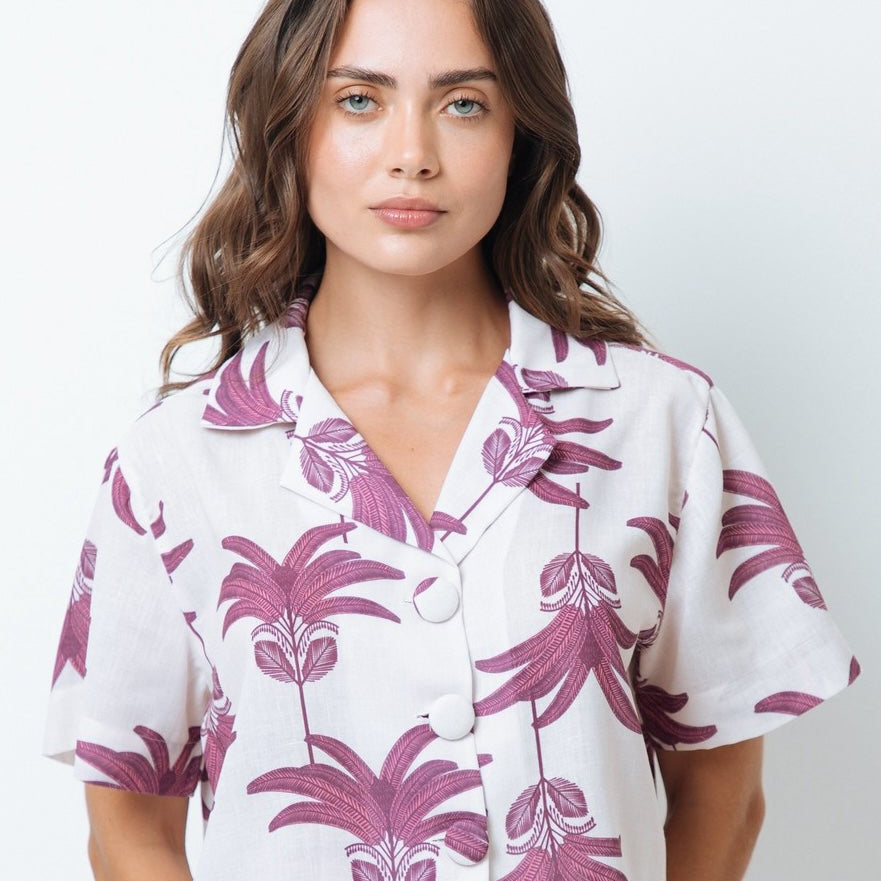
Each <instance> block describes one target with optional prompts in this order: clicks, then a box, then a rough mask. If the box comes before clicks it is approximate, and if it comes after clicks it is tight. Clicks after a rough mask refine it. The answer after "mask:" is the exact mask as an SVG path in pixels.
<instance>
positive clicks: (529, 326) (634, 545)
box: [42, 273, 859, 881]
mask: <svg viewBox="0 0 881 881" xmlns="http://www.w3.org/2000/svg"><path fill="white" fill-rule="evenodd" d="M320 277H321V276H320V273H316V274H314V275H311V276H308V277H307V278H305V279H304V280H302V281H301V284H300V286H299V288H298V290H297V296H296V297H295V298H294V299H293V300H292V302H291V305H290V307H289V308H288V310H287V312H286V313H285V315H284V316H283V317H282V318H281V319H279V321H278V322H275V323H274V324H271V325H268V326H266V327H264V328H263V330H261V331H260V332H259V333H257V334H255V335H254V336H252V337H251V338H250V339H248V340H246V342H245V344H244V345H243V347H242V349H241V350H240V351H239V352H238V353H236V354H235V355H234V356H232V357H231V358H230V359H228V360H227V361H226V362H225V363H224V364H223V365H222V366H221V367H220V368H219V369H218V370H216V371H214V372H213V373H212V374H210V375H208V376H206V377H203V378H202V379H200V380H199V381H198V382H196V383H194V384H193V385H191V386H189V387H188V388H186V389H184V390H181V391H179V392H177V393H175V394H173V395H171V396H170V397H168V398H166V399H165V400H163V401H162V402H160V403H158V404H156V405H155V406H153V407H151V408H150V409H149V410H147V411H146V412H145V413H143V414H142V415H141V416H139V417H138V419H137V420H135V421H134V422H133V423H132V424H131V425H129V426H127V427H126V428H125V429H124V430H123V431H122V432H121V436H120V439H119V441H118V443H117V444H116V446H114V448H113V449H112V450H111V451H110V452H109V454H108V455H107V457H106V461H105V462H104V466H103V471H102V473H101V474H100V482H99V487H98V491H97V496H96V499H95V503H94V508H93V512H92V515H91V519H90V521H89V523H88V526H87V528H86V534H85V540H84V543H83V546H82V552H81V555H80V559H79V563H78V565H77V567H76V572H75V576H74V581H73V586H72V588H71V590H70V595H69V600H68V605H67V609H66V613H65V616H64V620H63V624H62V627H61V634H60V638H59V641H58V649H57V657H56V659H55V665H54V669H53V671H52V676H51V687H50V689H49V695H48V707H47V716H46V726H45V738H44V743H43V749H42V752H43V754H44V755H46V756H49V757H51V758H54V759H57V760H60V761H62V762H66V763H68V764H70V765H72V768H73V774H74V776H75V778H77V779H78V780H81V781H85V782H89V783H96V784H101V785H105V786H111V787H116V788H120V789H125V790H130V791H134V792H144V793H153V794H164V795H172V796H195V797H197V798H198V801H199V804H200V807H201V811H202V817H203V823H204V841H203V845H202V848H201V852H200V855H199V860H198V862H197V865H196V866H195V867H194V879H195V881H226V879H229V881H241V879H242V878H257V877H262V878H268V879H273V878H278V879H281V878H283V877H284V878H290V877H294V878H334V879H342V878H349V877H351V878H353V879H356V881H362V879H363V881H380V879H386V881H416V879H422V881H431V879H436V881H478V879H482V881H496V879H499V881H501V879H505V881H515V879H526V878H529V879H552V878H556V877H561V878H579V879H586V881H594V879H596V881H658V879H661V878H663V876H664V868H663V867H664V865H665V850H664V834H663V825H664V816H663V809H662V802H661V800H660V797H659V790H660V788H661V781H660V780H659V779H658V777H659V774H658V771H657V764H656V758H655V757H656V753H657V751H658V750H670V749H676V750H689V749H705V748H712V747H717V746H722V745H724V744H730V743H735V742H737V741H741V740H744V739H747V738H752V737H757V736H760V735H763V734H765V733H767V732H769V731H771V730H772V729H774V728H777V727H778V726H780V725H782V724H784V723H786V722H788V721H791V720H793V719H794V718H796V717H797V716H799V715H801V714H803V713H805V712H807V711H808V710H810V709H811V708H813V707H815V706H817V705H818V704H820V703H821V702H823V701H824V700H826V699H828V698H829V697H831V696H832V695H834V694H836V693H838V692H839V691H841V690H843V689H844V688H845V687H847V686H848V685H849V684H850V683H851V682H853V680H854V679H855V678H856V677H857V676H858V674H859V663H858V662H857V659H856V658H855V657H854V655H853V653H852V651H851V649H850V648H849V646H848V645H847V643H846V641H845V639H844V637H843V636H842V634H841V632H840V631H839V629H838V627H837V626H836V624H835V622H834V620H833V618H832V616H831V615H830V611H829V609H828V607H827V605H826V603H825V601H824V599H823V596H822V594H821V592H820V590H819V588H818V586H817V584H816V582H815V580H814V576H813V574H812V572H811V569H810V566H809V564H808V562H807V560H806V559H805V555H804V552H803V549H802V547H801V545H800V544H799V541H798V539H797V538H796V536H795V534H794V532H793V529H792V526H791V524H790V521H789V520H788V518H787V516H786V513H785V512H784V509H783V506H782V504H781V501H780V498H779V497H778V495H777V493H776V491H775V489H774V487H773V486H772V484H771V482H770V479H769V475H768V473H767V471H766V468H765V466H764V464H763V462H762V460H761V458H760V455H759V453H758V451H757V450H756V448H755V446H754V444H753V442H752V440H751V438H750V435H749V434H748V431H747V429H746V427H745V426H744V424H743V422H742V421H741V419H740V418H739V417H738V415H737V413H736V412H735V410H734V408H733V407H732V404H731V402H730V401H729V400H728V398H727V397H726V396H725V394H724V393H723V392H722V390H721V389H720V388H719V387H718V386H717V385H716V384H715V383H714V382H713V381H712V379H711V377H709V376H707V374H706V373H704V372H703V371H701V370H700V369H698V368H696V367H694V366H693V365H690V364H687V363H685V362H683V361H681V360H678V359H676V358H674V357H671V356H669V355H665V354H661V353H658V352H655V351H653V350H650V349H647V348H642V347H637V346H630V345H626V344H619V343H605V342H602V341H588V342H580V341H578V340H577V339H576V338H574V337H573V336H570V335H568V334H565V333H561V332H560V331H558V330H556V329H552V328H551V327H550V326H549V325H547V324H546V323H544V322H543V321H541V320H540V319H538V318H536V317H535V316H533V315H531V314H530V313H529V312H527V311H526V310H525V309H523V308H522V307H521V306H519V305H518V304H517V302H516V301H515V300H514V299H513V297H512V296H511V295H510V294H508V295H507V304H508V310H509V318H510V327H511V341H510V345H509V347H508V349H507V351H506V352H505V355H504V358H503V360H502V362H501V363H500V364H499V367H498V369H497V370H496V372H495V374H494V376H493V377H492V378H491V379H490V380H489V382H488V384H487V385H486V387H485V390H484V391H483V394H482V396H481V398H480V400H479V402H478V404H477V406H476V409H475V411H474V413H473V415H472V418H471V420H470V422H469V424H468V427H467V429H466V431H465V433H464V435H463V437H462V438H461V441H460V443H459V445H458V448H457V450H456V453H455V457H454V459H453V461H452V464H451V466H450V469H449V471H448V473H447V475H446V478H445V481H444V483H443V486H442V489H441V492H440V496H439V498H438V502H437V507H436V510H435V512H434V514H433V516H432V518H431V519H430V521H426V520H425V519H424V517H423V516H422V515H421V514H420V513H419V512H418V510H417V509H416V508H415V506H414V505H413V504H412V502H411V501H410V500H409V498H408V497H407V495H406V494H405V492H404V491H403V490H402V489H401V487H400V486H399V484H398V483H397V482H396V481H395V479H394V478H393V477H392V475H391V473H390V472H389V471H388V469H387V468H386V467H385V465H384V464H383V463H382V461H381V460H380V459H379V457H378V456H377V455H376V454H375V453H374V452H373V451H372V450H371V449H370V447H369V446H368V445H367V443H366V442H365V441H364V438H363V437H362V436H361V435H360V434H359V432H358V430H357V428H356V427H355V426H354V425H352V424H351V422H350V421H349V420H348V418H347V416H346V414H345V413H344V412H343V411H342V409H341V408H340V407H339V405H338V404H337V403H336V401H335V400H334V398H333V397H332V395H331V394H330V393H329V392H328V391H327V389H326V388H325V387H324V386H323V385H322V383H321V381H320V380H319V378H318V376H317V375H316V374H315V372H314V371H313V370H312V368H311V366H310V364H309V358H308V352H307V349H306V345H305V339H304V329H305V326H306V320H307V315H308V308H309V304H310V302H311V299H312V298H313V297H314V295H315V292H316V290H317V288H318V285H319V282H320Z"/></svg>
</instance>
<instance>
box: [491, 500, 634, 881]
mask: <svg viewBox="0 0 881 881" xmlns="http://www.w3.org/2000/svg"><path fill="white" fill-rule="evenodd" d="M579 489H580V487H579V485H578V484H576V492H577V491H578V490H579ZM579 516H580V509H579V508H578V507H576V508H575V550H574V551H573V552H572V553H571V554H559V555H557V556H556V557H554V559H553V560H551V561H550V562H549V563H548V564H547V565H546V566H545V567H544V568H543V569H542V572H541V575H540V577H539V586H540V589H541V593H542V595H543V596H544V597H545V598H546V599H545V600H542V601H540V608H541V609H542V611H546V612H556V613H557V614H556V615H555V616H554V618H553V619H552V620H551V622H550V623H549V624H548V625H547V626H546V627H544V628H543V629H542V630H541V631H540V632H539V633H537V634H535V635H534V636H532V637H529V638H528V639H526V640H524V641H523V642H521V643H520V644H519V645H516V646H514V647H513V648H512V649H509V650H508V651H505V652H502V653H500V654H498V655H496V656H495V657H492V658H486V659H483V660H478V661H476V662H475V666H476V667H477V668H478V669H479V670H484V671H487V672H503V671H507V670H511V669H513V668H514V667H520V666H522V669H521V670H520V671H519V672H518V673H517V674H515V675H514V676H513V677H512V678H511V679H510V680H509V681H508V682H506V683H505V684H504V685H502V686H501V687H500V688H498V689H496V690H495V691H494V692H492V693H491V694H489V695H487V696H486V697H484V698H482V699H481V700H479V701H478V702H477V703H476V704H475V705H474V710H475V713H476V714H477V715H478V716H481V715H488V714H490V713H497V712H499V711H501V710H503V709H505V708H507V707H509V706H511V705H512V704H514V703H515V702H517V701H520V700H528V701H529V703H530V707H531V710H532V728H533V731H534V735H535V749H536V755H537V757H538V769H539V779H538V781H537V782H536V783H534V784H532V785H530V786H528V787H527V788H526V789H524V790H523V791H522V792H521V793H520V795H519V796H518V797H517V799H515V801H514V802H513V803H512V805H511V807H510V808H509V810H508V814H507V816H506V818H505V826H506V829H507V833H508V838H509V839H510V840H511V842H513V841H514V840H515V839H518V838H523V837H524V836H528V837H526V840H525V841H522V842H521V843H519V844H514V843H509V844H508V846H507V852H508V853H510V854H523V859H522V860H521V861H520V862H519V863H518V865H517V866H516V868H514V869H513V870H512V871H511V872H509V873H508V874H507V875H505V876H504V878H503V879H500V881H531V879H544V881H554V879H564V878H565V879H570V878H571V879H576V878H577V879H585V881H627V879H626V877H625V876H624V874H623V873H621V872H619V871H618V870H617V869H615V868H613V867H612V866H609V865H608V864H606V863H604V862H601V861H600V860H599V859H596V858H597V857H620V856H621V855H622V852H621V839H620V837H618V838H597V837H593V836H590V835H587V834H586V833H587V832H589V831H590V830H592V829H593V828H594V827H595V826H596V820H595V819H594V818H593V817H592V816H591V815H590V813H589V812H588V808H587V801H586V799H585V797H584V793H583V791H582V790H581V789H580V788H579V786H578V785H577V784H575V783H573V782H572V781H570V780H567V779H566V778H565V777H551V778H549V777H548V776H547V774H546V773H545V768H544V760H543V757H542V749H541V729H542V728H543V727H545V726H547V725H550V724H551V723H552V722H555V721H556V720H557V719H559V718H560V717H561V716H562V715H563V714H564V713H565V712H566V710H567V709H568V708H569V706H570V705H571V704H572V702H573V701H574V700H575V698H576V697H577V696H578V694H579V693H580V691H581V688H582V686H583V685H584V683H585V681H586V680H587V676H588V675H589V674H590V673H591V672H593V674H594V676H595V677H596V680H597V682H598V683H599V685H600V688H601V689H602V691H603V694H604V696H605V698H606V700H607V702H608V704H609V707H610V709H611V710H612V712H613V713H614V715H615V716H616V717H617V718H618V720H619V721H620V722H622V723H623V724H624V725H625V726H626V727H627V728H629V729H630V730H631V731H636V732H640V731H641V730H642V728H641V726H640V722H639V719H638V717H637V714H636V710H635V708H634V706H633V705H632V703H631V701H630V699H629V698H628V696H627V691H626V689H625V688H624V686H623V685H622V683H621V681H619V677H620V679H621V680H624V681H625V682H628V684H629V680H628V677H627V673H626V671H625V669H624V663H623V660H622V657H621V653H620V651H619V646H620V647H621V648H631V647H632V646H633V645H634V643H635V641H636V634H635V633H631V632H630V630H628V629H627V628H626V627H625V626H624V624H623V623H622V622H621V621H620V619H619V618H618V616H617V615H616V614H615V611H614V610H615V609H618V608H620V607H621V601H620V599H619V598H618V594H617V588H616V586H615V577H614V574H613V572H612V569H611V567H610V566H609V565H608V563H606V562H605V561H604V560H602V559H600V558H599V557H597V556H595V555H593V554H588V553H584V552H582V551H581V550H580V548H579V529H578V521H579ZM523 665H525V666H523ZM561 680H562V682H563V684H562V686H561V687H560V688H559V690H558V691H557V693H556V696H555V697H554V698H553V699H552V700H551V702H550V704H549V705H548V706H547V707H546V708H545V710H544V712H543V713H542V714H541V715H539V714H538V711H537V708H536V700H537V699H538V698H540V697H544V696H545V695H546V694H548V692H550V691H551V689H552V688H554V686H556V685H557V684H558V683H559V682H560V681H561Z"/></svg>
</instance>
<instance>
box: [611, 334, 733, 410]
mask: <svg viewBox="0 0 881 881" xmlns="http://www.w3.org/2000/svg"><path fill="white" fill-rule="evenodd" d="M606 347H607V350H608V352H609V355H610V357H611V359H612V360H613V361H614V364H615V370H616V371H617V373H618V379H619V381H620V383H621V385H620V389H621V390H622V391H623V392H624V393H625V394H628V393H629V395H633V396H637V397H639V398H640V399H641V403H643V404H644V405H645V406H651V405H653V404H661V405H663V406H667V407H669V406H674V407H676V408H677V409H681V408H687V409H691V408H694V409H695V411H696V413H697V415H698V416H699V417H700V418H701V419H702V418H703V416H704V415H705V414H706V411H707V407H708V405H709V402H710V396H711V392H712V391H713V390H714V389H716V384H715V382H714V381H713V378H712V377H711V376H710V374H709V373H708V372H707V371H706V370H702V369H701V368H700V367H698V366H696V365H694V364H691V363H689V362H688V361H685V360H683V359H681V358H678V357H676V356H675V355H672V354H670V353H666V352H659V351H657V350H655V349H650V348H647V347H645V346H636V345H632V344H629V343H618V342H607V343H606Z"/></svg>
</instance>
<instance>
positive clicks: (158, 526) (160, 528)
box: [150, 499, 165, 538]
mask: <svg viewBox="0 0 881 881" xmlns="http://www.w3.org/2000/svg"><path fill="white" fill-rule="evenodd" d="M150 532H152V533H153V538H159V537H160V536H161V535H164V534H165V505H164V503H163V502H162V499H160V500H159V514H158V515H157V517H156V519H155V520H154V521H153V522H152V523H151V524H150Z"/></svg>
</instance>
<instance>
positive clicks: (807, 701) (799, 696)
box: [755, 691, 823, 716]
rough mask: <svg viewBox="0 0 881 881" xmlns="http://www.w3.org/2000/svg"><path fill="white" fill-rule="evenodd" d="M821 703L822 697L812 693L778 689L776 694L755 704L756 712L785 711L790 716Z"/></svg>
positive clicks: (797, 714) (799, 713)
mask: <svg viewBox="0 0 881 881" xmlns="http://www.w3.org/2000/svg"><path fill="white" fill-rule="evenodd" d="M821 703H823V698H821V697H816V696H815V695H813V694H805V693H804V692H802V691H778V692H777V693H776V694H771V695H768V697H766V698H763V699H762V700H760V701H759V702H758V703H757V704H756V706H755V711H756V712H757V713H787V714H788V715H790V716H800V715H801V714H802V713H806V712H807V711H808V710H810V709H811V708H812V707H816V706H817V705H818V704H821Z"/></svg>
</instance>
